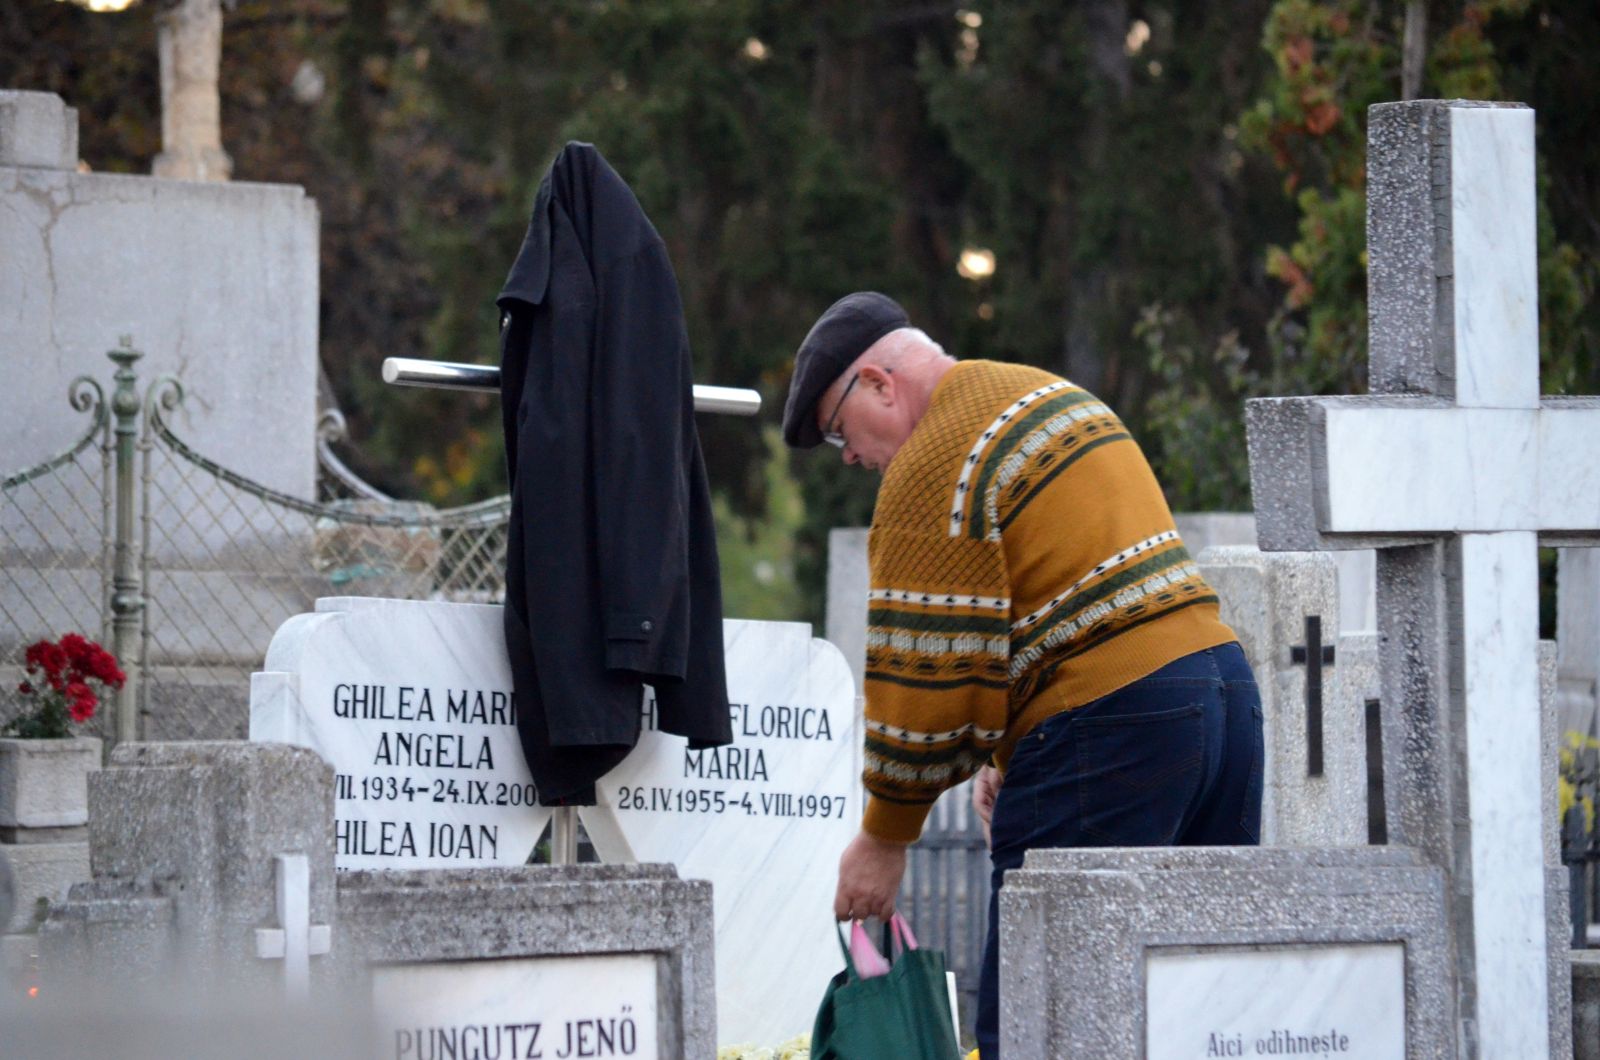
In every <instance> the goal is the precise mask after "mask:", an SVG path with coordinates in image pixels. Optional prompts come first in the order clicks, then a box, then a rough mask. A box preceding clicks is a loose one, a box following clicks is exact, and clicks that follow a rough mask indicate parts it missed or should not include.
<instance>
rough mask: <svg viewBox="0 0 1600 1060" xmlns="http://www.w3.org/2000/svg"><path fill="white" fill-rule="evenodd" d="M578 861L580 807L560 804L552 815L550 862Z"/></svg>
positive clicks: (567, 863)
mask: <svg viewBox="0 0 1600 1060" xmlns="http://www.w3.org/2000/svg"><path fill="white" fill-rule="evenodd" d="M577 863H578V808H577V807H576V806H558V807H556V810H555V813H553V814H552V815H551V817H550V864H552V865H576V864H577Z"/></svg>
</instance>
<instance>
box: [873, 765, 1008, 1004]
mask: <svg viewBox="0 0 1600 1060" xmlns="http://www.w3.org/2000/svg"><path fill="white" fill-rule="evenodd" d="M896 907H897V908H898V909H899V910H900V911H901V913H902V914H903V915H904V916H905V918H906V919H907V920H909V921H910V922H911V929H912V930H913V931H914V932H915V933H916V936H917V941H918V942H919V943H920V944H921V945H923V946H927V947H929V948H932V949H937V950H943V951H944V955H945V966H946V968H947V969H948V970H949V971H951V972H954V973H955V977H956V993H957V997H958V1005H957V1007H958V1009H959V1012H960V1018H961V1024H962V1030H963V1031H964V1033H965V1034H967V1035H968V1036H970V1035H971V1033H972V1023H973V1018H974V1017H975V1016H976V1014H977V999H978V973H979V972H980V970H981V969H982V967H983V943H984V933H985V930H986V928H987V925H988V916H989V843H988V840H987V839H986V838H985V837H984V834H983V823H982V822H981V821H979V820H978V815H977V814H976V813H974V812H973V809H972V782H971V781H968V782H967V783H965V784H962V785H961V786H960V787H957V788H952V789H951V790H949V791H947V792H945V793H944V795H942V796H941V797H940V799H939V801H938V802H937V803H935V804H934V807H933V812H932V813H930V814H929V815H928V823H927V827H925V828H924V829H923V832H922V838H921V839H919V840H918V841H917V842H916V843H915V844H913V845H912V847H911V849H910V851H909V852H908V854H907V857H906V874H905V878H904V879H903V880H902V882H901V884H900V896H899V898H898V899H897V900H896Z"/></svg>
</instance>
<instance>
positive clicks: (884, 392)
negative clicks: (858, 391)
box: [857, 364, 894, 404]
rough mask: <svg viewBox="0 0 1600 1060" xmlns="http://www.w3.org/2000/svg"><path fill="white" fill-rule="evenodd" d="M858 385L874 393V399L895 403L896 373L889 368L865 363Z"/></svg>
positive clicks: (884, 402) (885, 402)
mask: <svg viewBox="0 0 1600 1060" xmlns="http://www.w3.org/2000/svg"><path fill="white" fill-rule="evenodd" d="M857 385H858V386H860V387H862V388H863V389H865V390H866V391H867V392H868V393H869V394H871V395H872V399H873V400H874V401H879V402H882V403H883V404H893V403H894V375H893V373H891V372H890V371H889V369H887V368H882V367H879V366H878V365H875V364H868V365H863V366H862V368H861V382H860V383H859V384H857Z"/></svg>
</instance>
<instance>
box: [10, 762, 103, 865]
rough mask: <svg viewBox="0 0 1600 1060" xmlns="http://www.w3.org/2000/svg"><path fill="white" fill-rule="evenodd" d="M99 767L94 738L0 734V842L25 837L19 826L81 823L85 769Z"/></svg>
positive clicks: (86, 783)
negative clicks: (8, 736) (32, 737)
mask: <svg viewBox="0 0 1600 1060" xmlns="http://www.w3.org/2000/svg"><path fill="white" fill-rule="evenodd" d="M99 768H100V741H99V740H95V739H66V740H13V739H0V842H7V843H16V842H26V841H27V840H21V839H18V838H17V836H18V833H19V831H20V830H22V829H27V830H30V831H32V830H38V829H47V828H71V827H76V826H80V825H84V824H87V823H88V821H89V774H90V773H93V772H95V771H97V770H98V769H99Z"/></svg>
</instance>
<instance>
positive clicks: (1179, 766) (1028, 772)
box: [977, 643, 1262, 1060]
mask: <svg viewBox="0 0 1600 1060" xmlns="http://www.w3.org/2000/svg"><path fill="white" fill-rule="evenodd" d="M1261 775H1262V740H1261V696H1260V693H1259V692H1258V691H1257V689H1256V682H1255V678H1254V677H1253V676H1252V675H1251V673H1250V664H1249V663H1248V662H1246V661H1245V657H1244V652H1243V651H1242V650H1241V649H1240V647H1239V645H1238V644H1236V643H1230V644H1224V645H1221V646H1220V647H1216V648H1207V649H1206V650H1204V651H1198V652H1195V653H1194V654H1193V655H1186V656H1184V657H1183V658H1181V659H1178V660H1176V661H1174V662H1171V663H1168V664H1167V665H1166V666H1163V667H1162V668H1161V669H1159V670H1157V671H1156V672H1155V673H1153V674H1151V675H1150V676H1148V677H1145V678H1142V679H1141V680H1138V681H1135V682H1134V683H1133V684H1131V685H1127V686H1125V687H1123V688H1119V689H1118V690H1117V691H1115V692H1112V693H1111V694H1110V695H1108V696H1103V697H1101V698H1100V699H1097V700H1095V701H1094V702H1092V703H1089V704H1086V705H1084V706H1082V707H1079V708H1077V709H1075V710H1069V711H1065V712H1063V713H1061V714H1057V715H1056V716H1055V717H1053V718H1048V719H1046V720H1045V721H1043V722H1040V723H1039V724H1038V725H1037V726H1035V727H1034V729H1033V731H1031V732H1029V733H1028V734H1027V735H1026V736H1024V737H1023V738H1022V739H1021V740H1020V741H1018V743H1017V747H1016V750H1015V751H1014V752H1013V753H1012V755H1011V761H1010V762H1009V763H1008V764H1007V766H1006V774H1005V782H1004V783H1003V784H1001V785H1000V793H999V795H998V796H997V797H996V799H995V805H994V816H993V818H992V819H991V821H990V836H991V841H990V845H989V859H990V861H991V862H992V863H993V865H994V873H993V876H992V878H991V887H990V894H989V936H988V942H987V943H986V944H985V946H984V950H983V974H982V976H981V978H980V979H979V980H978V1015H977V1037H978V1048H979V1049H980V1050H981V1052H982V1056H983V1060H997V1058H998V1057H999V1056H1000V884H1001V882H1002V878H1003V877H1004V875H1005V873H1006V870H1007V869H1014V868H1017V867H1019V866H1020V865H1021V864H1022V859H1023V855H1025V854H1026V853H1027V852H1028V851H1029V850H1033V849H1036V848H1041V847H1044V848H1049V847H1056V848H1059V847H1134V846H1254V845H1255V844H1256V843H1258V842H1260V839H1261ZM1041 1018H1042V1017H1041Z"/></svg>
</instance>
